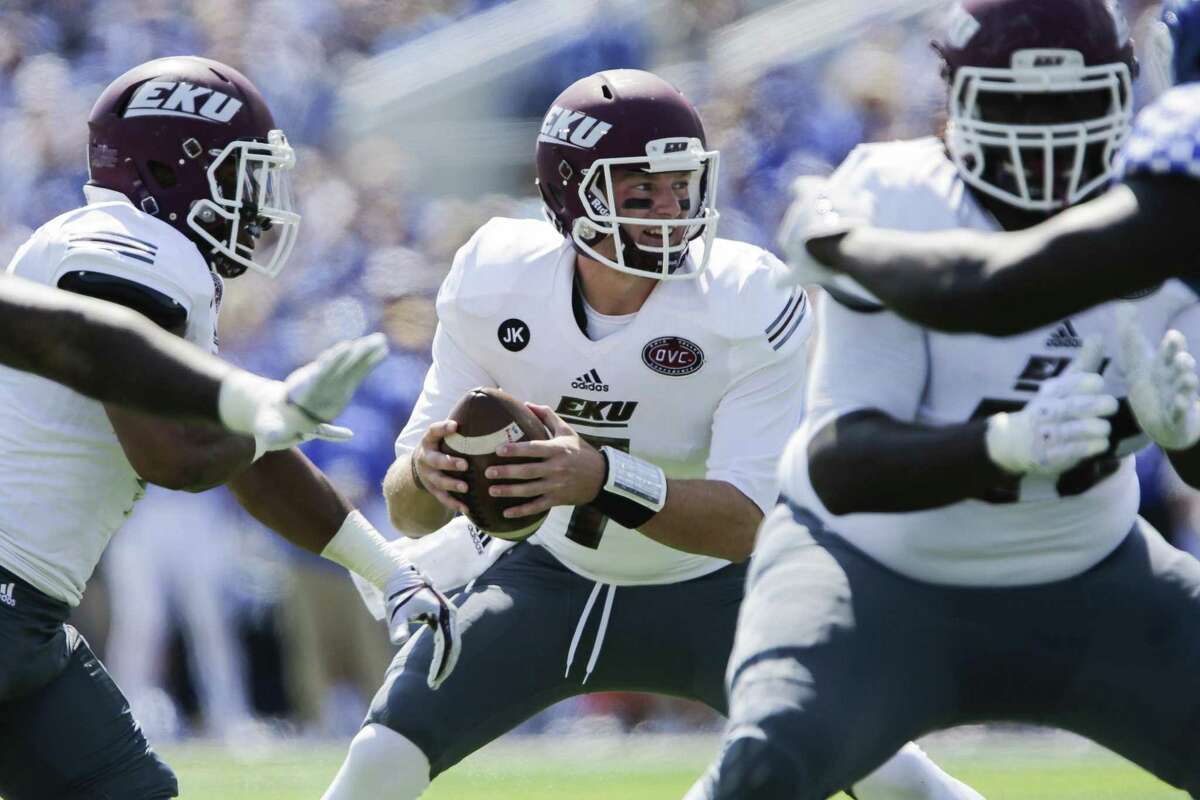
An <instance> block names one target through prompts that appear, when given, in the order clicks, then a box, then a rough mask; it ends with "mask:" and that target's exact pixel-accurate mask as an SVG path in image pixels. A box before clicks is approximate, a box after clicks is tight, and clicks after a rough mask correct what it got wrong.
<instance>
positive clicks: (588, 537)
mask: <svg viewBox="0 0 1200 800" xmlns="http://www.w3.org/2000/svg"><path fill="white" fill-rule="evenodd" d="M579 438H581V439H583V440H584V441H585V442H587V443H588V444H590V445H591V446H592V447H595V448H596V449H597V450H599V449H600V448H601V447H605V446H607V447H612V448H614V449H616V450H620V451H622V452H625V453H628V452H629V440H628V439H614V438H610V437H608V436H591V435H589V434H586V433H581V434H579ZM607 525H608V517H606V516H604V515H603V514H601V513H600V512H599V511H597V510H596V509H594V508H592V507H591V506H575V510H574V511H572V512H571V521H570V522H568V523H567V538H568V539H570V540H571V541H572V542H574V543H575V544H578V545H582V546H584V547H589V548H591V549H592V550H598V549H599V548H600V540H601V539H602V538H604V528H605V526H607Z"/></svg>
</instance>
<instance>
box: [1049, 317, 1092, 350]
mask: <svg viewBox="0 0 1200 800" xmlns="http://www.w3.org/2000/svg"><path fill="white" fill-rule="evenodd" d="M1046 347H1083V339H1081V338H1079V334H1078V333H1076V332H1075V326H1074V325H1072V324H1071V320H1069V319H1065V320H1063V321H1062V324H1060V325H1059V326H1058V327H1057V328H1055V329H1054V332H1053V333H1051V334H1050V338H1049V339H1047V340H1046Z"/></svg>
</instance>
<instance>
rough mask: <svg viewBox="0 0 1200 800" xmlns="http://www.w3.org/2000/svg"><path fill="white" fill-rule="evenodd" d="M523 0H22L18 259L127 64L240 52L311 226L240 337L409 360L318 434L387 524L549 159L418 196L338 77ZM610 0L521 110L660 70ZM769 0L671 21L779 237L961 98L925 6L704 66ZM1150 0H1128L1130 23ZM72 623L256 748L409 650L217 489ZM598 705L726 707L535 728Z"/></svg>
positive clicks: (1149, 457)
mask: <svg viewBox="0 0 1200 800" xmlns="http://www.w3.org/2000/svg"><path fill="white" fill-rule="evenodd" d="M503 2H505V0H405V1H404V2H391V1H390V0H265V1H264V2H255V3H250V2H244V1H243V0H7V1H6V2H5V3H4V4H3V5H2V6H0V263H7V261H8V259H9V257H10V256H11V255H12V253H13V252H14V251H15V250H16V248H17V246H18V245H19V244H20V243H21V242H22V241H24V239H25V238H26V237H27V236H28V235H29V234H30V233H31V232H32V230H33V229H34V228H35V227H36V226H38V225H40V224H41V223H42V222H44V221H46V220H48V219H50V218H51V217H53V216H55V215H57V214H59V213H62V212H63V211H66V210H68V209H70V208H73V207H76V206H77V205H79V203H80V202H81V200H82V196H81V193H80V186H81V185H82V184H83V183H84V181H85V180H86V178H87V175H86V167H85V161H84V154H85V142H86V137H87V127H86V124H85V123H86V119H87V115H88V112H89V109H90V107H91V104H92V102H93V101H94V100H95V98H96V97H97V96H98V94H99V93H100V91H101V89H102V88H103V87H104V86H105V85H106V84H107V83H108V82H109V81H110V80H112V79H113V78H114V77H116V76H117V75H118V74H120V73H122V72H124V71H125V70H126V69H128V68H130V67H132V66H134V65H135V64H137V63H140V62H142V61H145V60H148V59H151V58H155V57H159V56H164V55H172V54H181V53H195V54H202V55H207V56H210V57H212V58H216V59H219V60H221V61H224V62H226V63H229V64H231V65H233V66H235V67H237V68H239V69H241V70H242V71H243V72H245V73H246V74H247V75H248V76H249V77H250V78H251V80H253V81H254V82H255V83H256V84H257V85H258V87H259V88H260V89H261V90H262V91H263V93H264V95H265V96H266V98H267V100H268V102H269V103H270V105H271V108H272V110H273V111H274V114H275V118H276V121H277V123H278V124H279V125H280V127H282V128H283V129H284V130H285V132H286V133H287V135H288V137H289V139H290V140H291V142H292V143H293V144H294V145H295V146H296V147H297V150H298V156H299V166H298V169H297V175H296V187H295V189H296V196H297V198H298V202H299V205H300V212H301V214H302V218H303V223H302V227H301V234H300V241H299V244H298V246H297V248H296V250H295V252H294V254H293V256H292V259H291V261H290V263H289V265H288V267H287V269H286V270H285V271H284V273H283V274H282V275H281V276H280V277H279V278H277V279H276V280H274V281H268V280H266V279H261V278H259V277H258V276H255V275H253V274H251V275H247V276H244V277H242V278H239V279H237V280H236V281H233V282H231V284H230V285H229V286H228V287H227V291H226V293H225V297H226V300H225V303H224V307H223V310H222V315H221V327H220V334H221V348H222V353H223V354H224V355H225V356H226V357H228V358H230V359H231V360H233V361H235V362H238V363H241V364H244V365H245V366H248V367H250V368H252V369H255V370H258V371H260V372H263V373H265V374H269V375H275V376H282V375H283V374H286V373H287V372H288V371H289V370H290V369H291V368H292V367H294V366H296V365H298V364H300V363H302V362H304V361H306V360H308V359H309V358H311V357H312V356H313V355H315V354H316V353H317V352H318V351H319V350H320V349H322V348H324V347H325V346H327V345H328V344H330V343H332V342H333V341H335V340H338V339H342V338H346V337H350V336H357V335H361V334H363V333H366V332H369V331H371V330H383V331H385V332H386V333H387V335H388V336H389V338H390V340H391V344H392V348H393V352H392V355H391V356H390V358H389V359H388V360H387V361H386V362H385V363H384V364H383V365H382V366H381V367H380V368H379V369H378V370H376V372H375V373H374V374H373V375H372V377H371V378H370V379H369V380H368V381H367V383H366V384H365V385H364V387H363V389H362V391H361V392H360V393H359V395H358V398H357V399H356V401H355V403H354V405H353V406H352V407H351V408H350V409H349V410H348V411H347V413H346V415H345V416H344V417H343V418H342V422H343V423H344V424H346V425H348V426H350V427H351V428H353V429H354V430H355V432H356V437H355V438H354V440H353V441H352V442H350V443H348V444H343V445H337V446H336V447H334V446H323V445H321V444H313V445H311V446H309V447H307V448H306V451H307V452H308V454H309V455H310V457H312V458H313V459H314V460H315V461H316V462H317V463H318V464H319V465H320V466H321V467H322V468H323V469H324V470H325V471H326V472H327V473H328V474H329V475H330V476H331V477H332V478H333V480H334V481H335V482H336V483H337V484H338V486H339V487H340V488H341V489H342V491H343V492H345V493H346V494H347V496H348V497H350V498H351V500H352V501H353V502H355V503H357V504H358V505H359V506H360V507H361V508H362V509H363V510H364V513H366V515H367V516H368V517H369V518H371V519H372V520H373V521H374V522H375V524H376V525H377V526H379V527H380V529H381V530H389V529H390V528H389V525H388V522H387V515H386V511H385V510H384V509H383V507H382V498H381V497H380V492H379V485H380V481H381V480H382V477H383V474H384V472H385V471H386V469H387V467H388V465H389V464H390V462H391V460H392V455H393V454H392V447H391V442H392V441H393V439H394V437H395V435H396V433H397V432H398V431H399V430H400V428H401V427H402V426H403V424H404V422H405V421H406V419H407V417H408V414H409V412H410V410H411V408H412V404H413V402H414V401H415V399H416V397H417V395H418V394H419V392H420V387H421V381H422V378H423V376H424V373H425V370H426V368H427V366H428V363H429V361H428V350H429V344H430V340H431V336H432V333H433V327H434V324H435V314H434V309H433V303H432V300H433V297H434V294H435V292H436V290H437V287H438V285H439V283H440V281H441V278H442V276H443V275H444V274H445V272H446V270H447V268H448V266H449V264H450V261H451V259H452V257H453V254H454V251H455V250H456V249H457V247H458V246H459V245H461V244H462V243H463V242H464V241H465V240H466V238H467V237H468V236H469V235H470V233H471V232H472V231H473V230H474V229H475V228H476V227H477V226H479V225H480V224H482V222H484V221H485V220H486V219H488V218H489V217H491V216H495V215H510V216H535V215H537V214H538V213H539V206H538V203H537V202H536V194H535V190H534V187H533V183H532V177H533V173H532V164H531V165H530V168H529V172H528V174H527V175H526V176H525V177H526V180H525V181H524V183H523V184H522V185H521V186H516V187H514V186H509V185H501V186H489V185H480V186H479V187H478V191H477V193H475V194H473V195H471V196H443V195H440V194H437V193H430V192H425V191H423V190H422V186H420V185H413V182H412V180H411V178H410V174H411V172H410V170H409V169H408V168H407V165H408V164H410V163H411V161H412V159H414V158H419V155H420V154H413V153H404V152H397V149H396V148H395V146H393V145H391V144H390V143H389V142H388V141H387V140H386V138H383V139H381V138H380V137H378V136H374V137H372V138H364V139H361V140H357V139H355V138H353V137H348V136H346V135H345V134H344V132H343V128H342V126H340V125H339V120H338V105H337V98H338V91H339V87H340V86H342V84H343V83H344V81H345V80H346V78H347V76H348V74H349V73H350V71H351V70H353V69H354V67H355V66H356V65H358V64H360V63H362V62H363V61H364V60H365V59H369V58H371V57H372V56H375V55H378V54H380V53H385V52H388V51H389V50H391V49H393V48H396V47H400V46H402V45H404V44H405V43H407V42H411V41H413V40H415V39H417V38H418V37H421V36H423V35H425V34H427V33H430V32H431V31H435V30H438V29H440V28H443V27H445V26H448V25H453V24H455V23H456V22H457V21H459V20H462V19H464V18H467V17H469V16H470V15H473V14H478V13H482V12H485V11H487V10H488V9H490V8H492V7H495V6H498V5H502V4H503ZM604 5H605V4H603V3H601V4H599V10H598V12H597V15H596V19H595V22H594V25H591V26H589V27H588V29H587V30H586V31H584V32H582V33H580V34H579V35H578V36H576V37H574V38H571V39H569V40H567V41H564V42H562V43H561V44H560V45H559V46H558V49H557V50H556V51H555V52H554V53H552V54H550V55H548V56H547V57H546V58H545V60H544V63H543V64H542V65H541V66H540V67H539V68H537V69H536V70H534V74H536V75H538V76H539V79H538V80H537V81H534V82H532V83H529V84H526V85H523V87H522V90H521V92H520V93H519V94H518V95H516V96H514V97H512V98H511V101H512V107H513V109H514V116H520V117H525V118H532V119H536V118H537V117H540V115H541V113H542V112H543V110H544V109H545V108H546V107H547V106H548V105H549V103H550V101H551V100H552V99H553V97H554V96H555V95H556V94H557V93H558V91H560V90H561V89H562V88H564V87H565V86H566V85H567V84H568V83H570V82H571V81H572V80H574V79H575V78H578V77H581V76H583V75H586V74H589V73H591V72H594V71H596V70H599V69H604V68H612V67H641V68H648V69H656V68H659V67H662V66H663V64H662V52H661V51H660V50H659V48H658V46H657V40H656V35H655V33H654V31H653V30H652V29H649V28H646V29H644V28H642V27H640V26H631V25H624V26H623V25H621V24H619V23H620V20H613V19H610V18H608V17H606V16H605V14H604ZM770 5H772V3H771V2H770V1H769V0H677V2H676V3H675V4H674V6H673V10H674V12H675V13H673V14H672V19H671V24H672V25H674V26H676V27H677V28H678V30H676V32H675V34H674V36H673V37H672V42H674V48H675V49H674V50H673V52H675V53H678V54H681V55H682V57H684V58H686V59H687V60H688V63H689V64H690V65H691V67H690V69H692V70H693V72H694V70H695V69H697V68H698V69H699V70H701V72H702V73H703V74H701V75H700V76H699V78H698V79H697V80H696V81H695V84H696V86H698V87H703V88H702V89H700V91H699V96H696V97H694V98H693V99H694V100H696V101H697V103H698V105H699V106H700V108H701V113H702V116H703V118H704V120H705V123H706V126H707V129H708V133H709V138H710V145H711V146H715V147H716V148H718V149H719V150H720V151H721V182H720V187H719V193H718V205H719V207H720V210H721V213H722V222H721V234H722V235H724V236H727V237H730V238H736V239H742V240H746V241H751V242H754V243H756V244H760V245H763V246H767V247H771V246H773V241H772V231H773V230H774V229H775V226H776V224H777V223H778V221H779V219H780V218H781V217H782V215H783V211H784V208H785V206H786V203H787V201H788V192H787V189H788V186H789V184H790V182H791V180H792V179H793V178H794V177H795V176H797V175H800V174H810V173H818V172H825V171H828V170H830V169H831V168H832V166H834V165H836V164H837V163H838V162H840V161H841V159H842V158H843V157H844V156H845V155H846V154H847V153H848V152H849V151H850V149H851V148H852V147H853V146H854V145H855V144H857V143H859V142H861V141H869V140H879V139H890V138H902V137H910V136H919V135H926V134H931V133H936V132H937V131H938V129H939V127H940V124H941V123H940V120H941V111H940V109H941V107H942V104H943V100H944V87H943V86H942V84H941V79H940V76H939V74H938V65H937V63H936V60H935V58H934V55H933V53H932V52H931V50H930V48H929V47H928V39H929V34H930V31H931V21H930V19H928V18H917V19H913V20H910V21H906V22H904V23H900V24H893V25H888V26H883V25H880V26H876V27H875V28H873V29H870V30H868V31H860V32H856V36H855V38H854V40H853V42H852V43H849V44H847V45H845V46H843V47H839V48H835V49H833V50H831V51H829V52H827V53H823V54H819V55H814V56H809V57H807V58H805V59H803V60H799V61H795V62H791V63H780V64H777V65H774V66H773V67H771V68H770V69H768V70H767V71H766V72H765V73H762V74H760V75H759V76H758V77H757V78H756V79H754V80H753V81H751V82H750V83H749V84H748V85H739V86H730V85H728V84H726V83H725V82H723V81H722V80H721V79H720V77H721V76H720V71H721V64H719V63H710V62H709V61H707V60H706V59H705V58H704V54H705V47H706V41H707V38H708V37H709V36H710V35H711V34H712V33H713V32H714V31H716V30H718V29H720V28H722V27H723V26H728V25H731V24H734V23H736V22H737V21H738V20H739V19H741V18H743V17H744V16H746V15H748V14H750V13H753V12H755V11H758V10H761V9H763V8H765V7H768V6H770ZM1148 5H1150V4H1149V3H1148V2H1139V3H1136V4H1132V3H1131V4H1130V6H1129V9H1128V10H1129V12H1130V14H1131V17H1132V18H1134V19H1136V18H1137V17H1138V16H1139V15H1140V14H1141V12H1142V11H1144V10H1145V8H1146V6H1148ZM697 65H698V67H697ZM529 153H530V156H531V158H532V154H533V140H532V136H531V138H530V142H529ZM1140 468H1141V471H1142V474H1143V478H1144V485H1145V486H1146V487H1147V490H1146V492H1145V495H1146V498H1147V511H1148V513H1150V514H1154V515H1156V516H1154V517H1153V521H1154V522H1155V523H1156V524H1157V525H1158V526H1159V527H1160V529H1161V530H1163V531H1164V533H1167V534H1168V536H1170V537H1172V538H1173V539H1175V540H1176V541H1177V542H1180V543H1183V544H1185V545H1187V546H1191V542H1192V540H1193V539H1194V538H1195V534H1194V533H1193V528H1194V526H1195V525H1197V524H1200V523H1196V522H1193V520H1194V519H1195V518H1196V514H1197V513H1198V512H1200V504H1197V502H1196V500H1195V497H1194V496H1193V495H1192V494H1191V493H1190V492H1185V491H1183V490H1182V489H1181V488H1180V485H1179V484H1178V482H1177V481H1172V479H1171V477H1170V475H1169V466H1167V465H1166V464H1165V462H1164V460H1163V459H1161V458H1159V457H1157V456H1156V454H1154V453H1148V454H1146V455H1144V457H1143V458H1142V459H1141V463H1140ZM78 617H79V619H78V623H79V624H80V626H81V627H82V628H83V629H84V630H85V633H87V634H88V635H89V637H90V638H91V640H92V642H93V645H94V646H95V647H96V649H97V650H98V651H100V652H101V653H102V654H103V655H104V657H105V659H106V661H107V662H108V664H109V666H110V668H111V671H112V672H113V675H114V676H115V677H116V679H117V681H118V682H119V683H120V684H121V685H122V687H123V688H124V689H125V691H126V693H127V694H128V695H129V696H130V698H131V701H132V703H133V705H134V708H135V712H136V713H137V714H138V717H139V719H141V720H142V721H143V723H144V724H145V725H146V727H147V728H148V729H149V731H150V733H151V735H152V736H169V735H175V734H183V733H185V732H202V733H206V734H209V735H214V736H220V737H226V738H231V739H235V740H242V739H245V738H247V737H249V738H253V737H257V736H261V735H263V734H264V733H269V732H270V731H271V730H274V729H275V728H278V727H280V726H285V727H289V728H292V729H296V730H301V731H305V732H312V733H314V734H322V733H339V734H344V733H345V732H346V731H347V730H353V729H354V728H355V727H356V726H357V724H358V722H359V720H360V719H361V714H362V712H363V710H364V709H365V703H366V701H367V699H369V696H370V695H369V693H370V692H371V691H373V690H374V688H375V686H377V685H378V682H379V679H380V677H381V675H382V671H383V669H384V667H385V666H386V664H387V661H388V659H389V658H390V647H389V645H388V644H387V639H386V633H385V631H384V629H383V628H382V626H379V625H377V624H375V623H374V622H373V621H372V620H371V619H370V618H369V617H367V616H366V614H365V611H363V609H362V608H361V606H360V604H359V602H358V600H357V598H356V595H355V594H354V590H353V588H352V586H351V584H350V582H349V581H348V580H346V579H345V576H344V573H343V571H342V570H341V569H340V568H335V567H333V566H331V565H329V564H328V563H327V562H323V561H321V560H320V559H318V558H316V557H313V556H309V555H307V554H304V553H301V552H299V551H297V550H296V549H294V548H291V547H290V546H288V545H286V544H284V543H282V542H281V541H280V540H279V539H277V538H275V537H272V536H269V535H267V534H266V533H264V532H263V531H262V530H261V529H260V528H258V526H257V525H256V524H255V523H254V522H252V521H251V520H249V519H248V518H247V517H246V516H245V515H244V514H243V513H242V512H241V511H240V510H239V509H238V508H237V507H236V506H235V504H234V503H233V501H232V500H231V499H230V498H229V497H228V495H227V494H226V493H225V492H224V491H223V490H218V491H213V492H208V493H205V494H202V495H184V494H177V493H169V492H165V491H162V492H155V491H151V493H150V495H149V496H148V497H147V498H146V499H145V500H144V501H143V502H142V503H141V504H139V507H138V509H137V510H136V511H135V513H134V515H133V516H132V518H131V520H130V522H129V524H128V525H127V527H126V528H125V529H124V530H123V531H122V532H120V533H119V534H118V535H117V536H116V538H115V539H114V543H113V546H112V547H111V549H110V552H109V554H108V556H107V557H106V560H105V561H104V562H103V564H102V569H101V574H98V575H97V576H95V578H94V579H93V581H92V585H91V587H90V588H89V594H88V599H87V600H86V601H85V604H84V606H82V607H81V608H80V610H79V614H78ZM589 714H590V715H591V716H588V715H589ZM264 719H270V720H273V722H272V724H271V726H267V725H265V723H263V722H262V720H264ZM580 719H590V720H591V722H589V723H587V724H593V725H594V724H610V725H613V726H615V727H616V728H619V729H629V728H632V727H636V726H639V725H641V726H660V727H671V726H676V727H694V726H695V725H699V724H709V723H711V717H710V716H709V715H708V714H707V712H701V711H698V710H696V709H694V708H690V707H680V706H679V705H678V704H676V703H672V702H669V701H663V700H651V699H646V698H629V697H611V696H609V697H600V698H584V699H581V700H579V701H572V705H570V706H568V707H566V708H564V709H560V710H558V711H556V712H554V713H553V714H551V715H550V716H548V717H544V718H541V719H539V720H538V721H536V722H535V723H534V725H535V727H537V726H547V725H549V726H554V725H573V724H582V723H579V720H580ZM598 719H599V720H605V721H606V722H603V723H598V722H597V720H598Z"/></svg>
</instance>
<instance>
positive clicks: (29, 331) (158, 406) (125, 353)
mask: <svg viewBox="0 0 1200 800" xmlns="http://www.w3.org/2000/svg"><path fill="white" fill-rule="evenodd" d="M386 354H387V341H386V340H385V339H384V338H383V337H382V336H380V335H378V334H375V335H373V336H369V337H364V338H362V339H359V340H357V341H354V342H343V343H340V344H337V345H334V346H333V347H331V348H329V349H328V350H327V351H326V352H324V353H322V354H321V356H320V358H318V359H317V361H316V362H314V363H313V364H309V365H305V367H302V368H301V370H298V371H297V372H296V373H295V374H293V375H292V376H291V377H289V378H288V381H287V382H285V383H279V382H278V381H271V380H267V379H264V378H260V377H258V376H255V375H253V374H251V373H248V372H245V371H243V370H239V369H236V368H231V367H230V366H229V365H228V364H226V363H224V362H223V361H221V360H220V359H218V358H215V357H213V356H210V355H208V354H206V353H205V352H203V351H202V350H200V349H199V348H197V347H195V346H194V345H190V344H188V343H187V342H185V341H183V340H182V339H179V338H177V337H175V336H172V335H170V334H168V333H166V332H164V331H162V330H161V329H159V328H157V327H155V326H154V325H153V324H152V323H150V322H149V321H148V320H147V319H146V318H145V317H143V316H141V315H139V314H137V313H135V312H132V311H129V310H128V309H125V308H123V307H121V306H117V305H115V304H113V303H106V302H102V301H98V300H92V299H91V298H86V297H81V296H79V295H76V294H71V293H68V292H64V291H60V290H55V289H48V288H46V287H44V286H41V285H40V284H36V283H33V282H32V281H27V280H23V279H21V278H14V277H8V278H7V279H6V280H2V281H0V363H2V364H4V365H5V366H8V367H12V368H14V369H19V370H24V371H26V372H32V373H35V374H37V375H41V376H42V377H43V378H49V379H50V380H52V381H55V382H57V383H61V384H63V385H65V386H68V387H70V388H71V389H74V390H75V391H77V392H79V393H80V394H84V395H87V396H88V397H91V398H92V399H94V400H100V401H102V402H106V403H118V404H120V405H125V406H132V407H134V408H137V409H139V410H141V411H147V412H150V413H157V414H166V415H170V416H179V417H191V418H195V419H207V420H209V421H211V422H220V423H221V424H222V425H224V426H225V427H226V428H228V429H229V430H231V431H233V432H234V433H243V434H247V435H250V436H257V437H259V438H260V439H261V440H262V441H263V442H264V445H265V450H281V449H285V448H288V447H291V446H292V445H294V444H297V443H299V442H301V441H303V440H305V439H308V438H317V437H319V438H324V439H333V440H337V439H344V438H346V437H348V436H349V435H350V431H348V430H346V429H345V428H339V427H337V426H334V425H329V424H328V421H329V420H331V419H333V418H334V417H336V416H337V415H338V414H340V413H341V411H342V409H343V408H345V407H346V404H347V403H348V402H349V401H350V397H351V396H352V395H353V393H354V389H355V388H357V386H358V384H359V383H361V382H362V379H363V378H365V377H366V376H367V374H368V373H369V371H370V370H371V368H372V367H374V366H375V365H376V364H378V363H379V361H380V360H381V359H382V358H384V357H385V356H386Z"/></svg>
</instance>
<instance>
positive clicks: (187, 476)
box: [130, 457, 228, 492]
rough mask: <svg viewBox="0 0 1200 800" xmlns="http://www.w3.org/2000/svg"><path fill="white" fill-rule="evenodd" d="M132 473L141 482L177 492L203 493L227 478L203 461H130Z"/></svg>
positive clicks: (160, 459) (170, 459)
mask: <svg viewBox="0 0 1200 800" xmlns="http://www.w3.org/2000/svg"><path fill="white" fill-rule="evenodd" d="M130 463H131V464H132V466H133V468H134V471H135V472H137V474H138V476H139V477H141V478H142V479H143V480H145V481H147V482H149V483H153V484H154V485H155V486H161V487H163V488H164V489H171V490H173V491H177V492H204V491H208V490H209V489H212V488H213V487H215V486H220V485H221V484H222V483H224V482H225V480H226V479H227V478H228V476H226V475H220V474H215V473H214V471H213V469H212V465H211V464H210V463H206V462H205V461H204V460H203V459H199V458H189V457H178V458H157V457H150V458H142V459H139V460H138V462H137V463H134V461H133V460H132V459H131V461H130Z"/></svg>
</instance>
